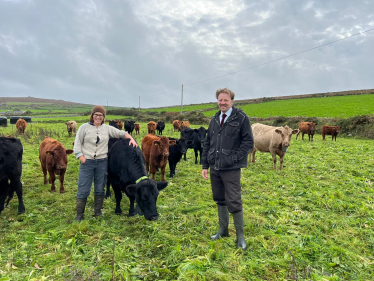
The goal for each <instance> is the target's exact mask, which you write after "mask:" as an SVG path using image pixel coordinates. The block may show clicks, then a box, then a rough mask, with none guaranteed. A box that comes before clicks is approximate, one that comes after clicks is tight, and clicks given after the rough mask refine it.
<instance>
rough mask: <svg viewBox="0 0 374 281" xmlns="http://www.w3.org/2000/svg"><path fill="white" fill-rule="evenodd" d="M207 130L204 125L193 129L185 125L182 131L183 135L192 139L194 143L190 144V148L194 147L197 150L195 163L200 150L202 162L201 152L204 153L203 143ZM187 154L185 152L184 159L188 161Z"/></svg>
mask: <svg viewBox="0 0 374 281" xmlns="http://www.w3.org/2000/svg"><path fill="white" fill-rule="evenodd" d="M206 133H207V130H206V129H205V128H204V127H200V128H199V129H191V128H187V127H185V128H184V129H183V130H182V132H181V136H182V137H184V138H185V139H187V140H191V141H192V143H191V144H189V146H188V148H193V149H194V152H195V164H197V157H198V152H200V164H202V163H201V154H203V143H204V139H205V137H206ZM186 154H187V153H185V154H184V161H187V158H186Z"/></svg>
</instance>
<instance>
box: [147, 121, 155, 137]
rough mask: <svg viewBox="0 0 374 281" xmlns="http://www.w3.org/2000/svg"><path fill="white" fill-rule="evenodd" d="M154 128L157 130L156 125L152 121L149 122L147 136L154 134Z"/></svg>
mask: <svg viewBox="0 0 374 281" xmlns="http://www.w3.org/2000/svg"><path fill="white" fill-rule="evenodd" d="M156 128H157V123H156V122H154V121H149V123H148V134H152V135H154V134H156Z"/></svg>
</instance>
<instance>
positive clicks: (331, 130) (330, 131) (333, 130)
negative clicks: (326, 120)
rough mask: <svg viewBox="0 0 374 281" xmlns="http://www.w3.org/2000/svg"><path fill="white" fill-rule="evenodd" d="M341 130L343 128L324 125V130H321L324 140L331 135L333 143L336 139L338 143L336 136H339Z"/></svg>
mask: <svg viewBox="0 0 374 281" xmlns="http://www.w3.org/2000/svg"><path fill="white" fill-rule="evenodd" d="M341 128H342V127H340V126H327V125H323V126H322V130H321V134H322V138H323V140H326V139H325V135H331V136H332V138H331V140H332V141H333V140H334V138H335V141H336V136H337V135H338V134H339V132H340V129H341Z"/></svg>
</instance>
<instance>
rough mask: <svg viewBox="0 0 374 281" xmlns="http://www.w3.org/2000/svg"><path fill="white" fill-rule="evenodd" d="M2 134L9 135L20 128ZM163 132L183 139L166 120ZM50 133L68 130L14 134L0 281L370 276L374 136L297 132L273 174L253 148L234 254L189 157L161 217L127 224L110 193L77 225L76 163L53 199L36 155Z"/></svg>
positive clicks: (1, 224)
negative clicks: (12, 187) (14, 163)
mask: <svg viewBox="0 0 374 281" xmlns="http://www.w3.org/2000/svg"><path fill="white" fill-rule="evenodd" d="M141 125H142V133H141V135H140V137H139V136H138V137H137V141H138V142H139V143H140V142H141V138H142V137H143V136H144V135H145V130H144V128H145V123H141ZM195 127H197V126H195ZM205 127H206V126H205ZM0 133H1V134H4V135H6V134H13V135H14V133H15V127H14V128H13V130H12V127H11V126H10V127H8V128H0ZM164 134H165V135H167V136H174V137H178V136H179V133H174V132H173V130H172V127H171V124H167V127H166V130H165V131H164ZM45 135H49V136H51V137H54V138H56V139H59V140H60V141H61V142H62V143H64V144H65V146H66V148H67V149H70V148H72V144H71V143H72V142H73V138H69V137H68V136H67V132H66V128H65V126H64V125H63V124H46V123H41V124H32V125H30V126H29V127H28V128H27V129H26V134H25V135H24V136H20V139H21V141H22V143H23V145H24V156H23V176H22V182H23V189H24V201H25V206H26V213H25V214H23V215H20V216H17V206H18V201H17V198H16V197H15V198H13V200H12V201H11V202H10V207H9V208H6V209H5V210H4V211H3V213H2V214H1V215H0V280H111V279H112V278H113V280H304V279H307V280H373V279H374V190H373V182H374V173H373V172H374V160H373V157H372V155H373V154H374V146H373V141H371V140H361V139H354V138H341V137H339V136H338V139H337V141H336V142H332V141H331V140H330V139H329V138H328V141H322V138H321V136H320V135H316V136H315V137H314V139H315V141H314V142H309V141H301V140H297V141H296V140H295V138H294V137H293V139H292V141H291V147H290V148H289V150H288V153H287V155H286V157H285V163H284V170H283V171H279V170H278V171H274V170H273V169H272V159H271V155H270V154H268V153H259V152H258V153H257V155H256V156H257V162H256V163H255V164H251V165H249V167H248V168H246V169H242V199H243V203H244V218H245V228H244V230H245V238H246V241H247V244H248V250H247V251H245V252H243V251H242V250H239V249H236V248H235V230H234V229H235V228H234V225H233V221H232V218H230V237H228V238H225V239H221V240H218V241H210V239H209V237H210V235H212V234H214V233H215V231H217V227H218V219H217V211H216V206H215V203H214V202H213V200H212V194H211V190H210V182H209V181H205V180H204V179H203V178H202V177H201V166H199V165H195V164H194V159H193V158H194V156H193V151H191V150H189V152H188V156H187V157H188V161H187V162H184V161H182V162H180V163H179V164H178V166H177V171H179V172H177V173H176V176H175V178H173V179H169V177H167V180H168V181H169V186H168V187H167V188H166V189H165V190H163V191H161V193H160V196H159V200H158V211H159V213H160V217H159V219H158V220H157V221H154V222H149V221H146V220H145V219H144V218H143V217H139V216H137V217H131V218H130V217H127V216H126V211H127V210H128V207H129V201H128V199H127V198H126V196H124V199H123V200H122V207H123V210H124V214H123V215H121V216H117V215H115V214H114V209H115V200H114V197H111V198H110V199H107V200H106V201H105V202H104V209H103V217H102V218H100V219H94V218H93V217H92V216H91V215H92V214H93V195H92V194H91V195H90V198H89V200H88V204H87V205H88V206H87V208H86V216H85V217H86V219H85V220H84V221H83V222H82V223H80V224H78V223H76V222H75V195H76V191H77V180H78V170H79V164H78V160H76V159H74V157H73V156H69V166H68V170H67V173H66V176H65V190H66V193H65V194H59V193H51V192H50V191H49V190H50V185H43V175H42V171H41V169H40V163H39V159H38V148H39V144H40V142H41V141H42V140H43V139H44V136H45ZM277 166H278V167H279V163H278V165H277ZM168 171H169V169H168V168H167V172H168ZM156 179H158V180H159V179H160V175H159V174H156ZM57 184H58V180H57ZM125 210H126V211H125Z"/></svg>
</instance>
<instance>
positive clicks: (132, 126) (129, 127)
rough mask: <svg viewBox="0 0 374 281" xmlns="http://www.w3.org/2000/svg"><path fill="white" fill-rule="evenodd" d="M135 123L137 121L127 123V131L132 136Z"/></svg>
mask: <svg viewBox="0 0 374 281" xmlns="http://www.w3.org/2000/svg"><path fill="white" fill-rule="evenodd" d="M134 123H135V121H132V120H128V121H125V131H126V132H128V133H129V134H130V135H132V132H133V131H134Z"/></svg>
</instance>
